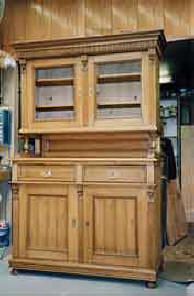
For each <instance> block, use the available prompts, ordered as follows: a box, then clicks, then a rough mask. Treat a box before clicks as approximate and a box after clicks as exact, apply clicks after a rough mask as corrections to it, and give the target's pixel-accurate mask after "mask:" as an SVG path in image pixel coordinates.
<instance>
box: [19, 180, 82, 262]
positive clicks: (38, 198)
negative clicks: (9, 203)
mask: <svg viewBox="0 0 194 296" xmlns="http://www.w3.org/2000/svg"><path fill="white" fill-rule="evenodd" d="M76 201H77V199H76V191H75V188H74V186H71V185H69V186H66V185H59V184H57V185H55V184H23V185H21V186H20V187H19V212H18V221H19V234H18V246H19V257H20V258H26V259H44V260H54V261H61V262H62V261H72V262H76V261H78V234H77V232H78V225H77V207H76V205H77V204H76ZM15 227H17V226H16V225H15Z"/></svg>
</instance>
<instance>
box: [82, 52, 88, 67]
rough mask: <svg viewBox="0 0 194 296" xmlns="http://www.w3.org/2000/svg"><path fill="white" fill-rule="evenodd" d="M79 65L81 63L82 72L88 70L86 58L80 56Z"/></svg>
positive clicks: (85, 56)
mask: <svg viewBox="0 0 194 296" xmlns="http://www.w3.org/2000/svg"><path fill="white" fill-rule="evenodd" d="M81 63H82V71H87V70H88V56H87V55H82V56H81Z"/></svg>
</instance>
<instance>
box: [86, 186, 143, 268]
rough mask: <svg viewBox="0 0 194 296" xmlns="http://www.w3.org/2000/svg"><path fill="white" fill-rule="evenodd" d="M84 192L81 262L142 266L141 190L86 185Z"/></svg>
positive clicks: (125, 187)
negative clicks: (82, 252)
mask: <svg viewBox="0 0 194 296" xmlns="http://www.w3.org/2000/svg"><path fill="white" fill-rule="evenodd" d="M84 192H85V196H84V201H85V202H84V240H85V246H84V261H85V263H94V264H95V263H96V264H108V265H122V266H141V267H146V265H144V264H146V258H144V256H146V252H145V248H146V246H145V242H146V241H144V240H145V239H146V236H147V230H146V226H145V225H146V224H147V220H146V219H147V217H146V208H147V201H146V198H145V195H144V194H145V193H144V191H142V190H141V189H139V191H138V190H133V189H132V188H127V186H122V187H119V186H115V185H113V186H111V187H110V186H102V185H99V186H89V185H88V186H87V187H85V191H84ZM141 209H142V211H141ZM143 209H144V210H143ZM137 210H138V212H137ZM140 213H141V215H140ZM118 215H119V216H118ZM120 226H122V228H120V231H121V232H120V231H119V232H118V227H120ZM144 232H145V233H144ZM120 239H121V241H120Z"/></svg>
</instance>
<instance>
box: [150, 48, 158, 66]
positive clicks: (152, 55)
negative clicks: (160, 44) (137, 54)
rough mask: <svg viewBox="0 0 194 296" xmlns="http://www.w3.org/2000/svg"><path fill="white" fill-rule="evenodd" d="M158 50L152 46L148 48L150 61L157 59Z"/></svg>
mask: <svg viewBox="0 0 194 296" xmlns="http://www.w3.org/2000/svg"><path fill="white" fill-rule="evenodd" d="M156 56H157V54H156V50H155V48H150V49H148V58H149V62H151V63H153V62H155V60H156Z"/></svg>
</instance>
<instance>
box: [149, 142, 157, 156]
mask: <svg viewBox="0 0 194 296" xmlns="http://www.w3.org/2000/svg"><path fill="white" fill-rule="evenodd" d="M155 150H156V143H155V140H154V138H153V137H151V138H150V139H149V147H148V158H154V157H155Z"/></svg>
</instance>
